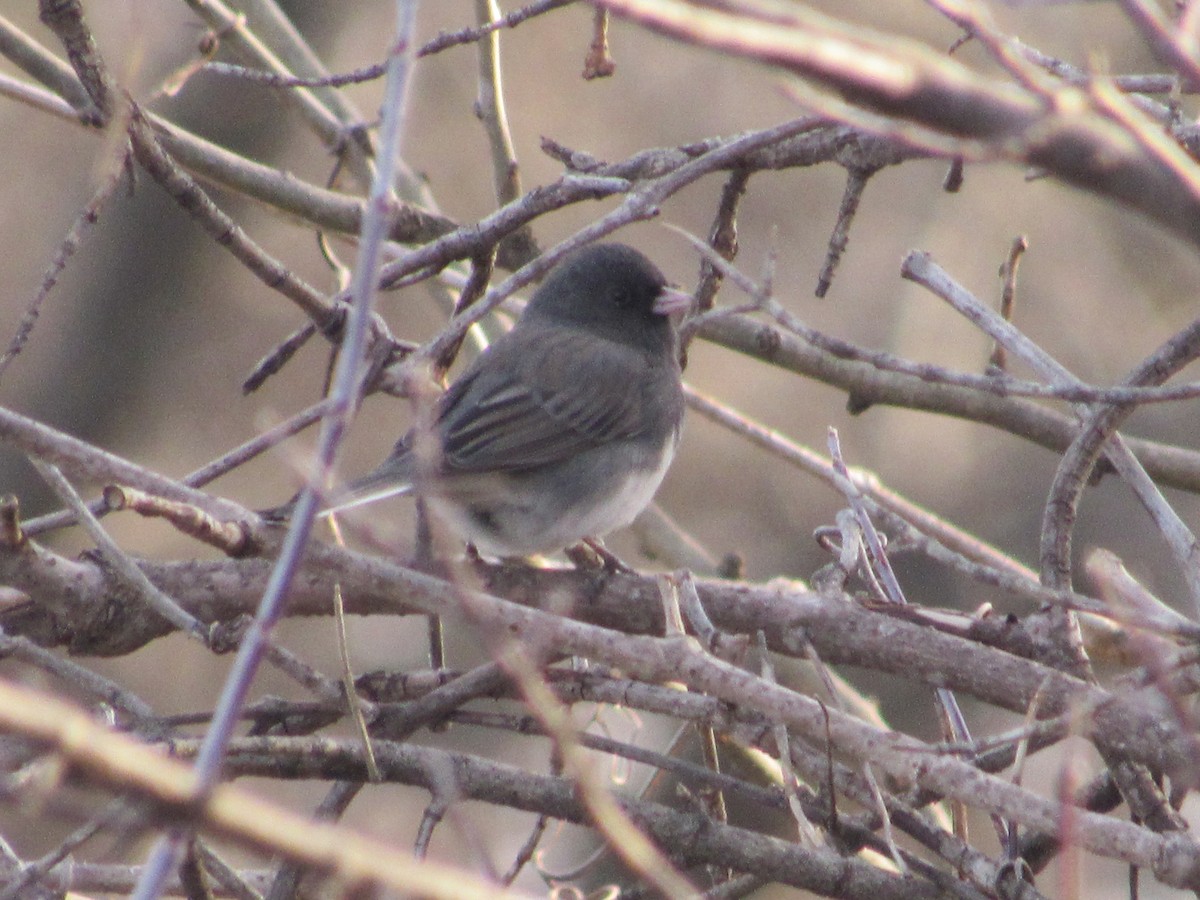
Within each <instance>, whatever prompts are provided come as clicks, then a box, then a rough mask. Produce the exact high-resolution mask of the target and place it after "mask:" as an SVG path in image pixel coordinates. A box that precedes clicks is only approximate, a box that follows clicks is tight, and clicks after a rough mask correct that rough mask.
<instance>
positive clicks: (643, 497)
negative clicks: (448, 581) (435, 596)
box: [326, 244, 691, 556]
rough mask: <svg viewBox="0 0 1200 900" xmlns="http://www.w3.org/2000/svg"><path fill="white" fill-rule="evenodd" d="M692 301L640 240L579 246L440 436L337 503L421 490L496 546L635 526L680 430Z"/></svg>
mask: <svg viewBox="0 0 1200 900" xmlns="http://www.w3.org/2000/svg"><path fill="white" fill-rule="evenodd" d="M690 302H691V301H690V298H689V297H688V296H687V295H686V294H683V293H682V292H680V291H677V290H675V289H673V288H670V287H668V286H667V283H666V279H664V278H663V275H662V273H661V272H659V270H658V269H657V268H656V267H655V266H654V264H653V263H651V262H650V261H649V260H648V259H647V258H646V257H645V256H643V255H642V254H641V253H639V252H638V251H636V250H634V249H633V248H631V247H627V246H625V245H623V244H596V245H591V246H588V247H585V248H583V249H581V250H578V251H576V252H575V253H573V254H571V255H570V256H568V257H567V258H566V259H565V260H564V261H563V262H562V263H560V264H559V265H558V267H557V268H555V269H554V270H553V271H552V272H551V273H550V274H549V275H548V276H547V277H546V279H545V281H544V282H543V283H542V285H541V286H540V287H539V288H538V289H537V291H536V292H535V293H534V295H533V297H532V298H531V299H530V301H529V303H528V304H527V306H526V307H525V310H524V312H523V313H522V314H521V317H520V319H519V320H518V321H517V323H516V325H515V326H514V327H513V328H512V330H511V331H509V332H508V333H507V334H505V335H504V336H503V337H501V338H499V339H498V340H497V341H496V342H495V343H493V344H492V345H491V346H490V347H488V349H487V350H486V351H485V352H483V353H482V354H481V355H480V356H479V357H477V358H476V359H475V360H474V361H473V362H472V363H471V364H470V365H469V366H467V368H466V369H465V370H464V371H463V373H462V374H461V375H460V376H459V377H458V378H457V379H456V380H455V381H454V383H453V384H451V385H450V387H449V389H447V390H446V392H445V393H444V394H442V395H441V396H440V397H439V398H438V400H437V401H436V404H435V406H434V409H433V415H432V419H431V421H432V426H431V428H429V431H430V432H431V434H432V436H433V437H436V439H437V440H436V441H428V442H425V441H422V440H421V439H420V438H419V437H418V436H417V434H416V431H415V429H414V430H411V431H409V432H408V433H407V434H405V435H404V437H402V438H401V439H400V441H399V442H398V443H397V444H396V447H395V449H394V450H393V451H392V453H391V454H390V455H389V456H388V458H387V459H386V460H384V462H383V463H382V464H381V465H380V466H379V468H377V469H375V471H373V472H371V473H370V474H368V475H366V476H365V477H363V478H361V479H358V480H357V481H355V482H352V483H351V484H350V485H349V486H348V488H347V492H346V493H345V494H344V495H342V496H340V497H338V498H336V500H335V501H334V502H333V503H332V504H331V506H330V508H329V509H328V510H326V512H336V511H339V510H345V509H349V508H351V507H354V506H359V505H361V504H363V503H368V502H371V501H373V500H377V499H381V498H384V497H389V496H395V495H397V494H403V493H408V492H410V491H415V492H416V493H417V494H419V495H420V496H422V497H424V498H425V499H426V501H427V502H428V504H429V507H430V509H431V510H432V513H433V515H435V516H436V517H438V518H440V519H441V520H442V521H444V522H445V524H446V525H447V526H449V528H450V529H451V530H453V531H454V532H455V533H456V534H458V535H459V536H461V537H462V538H464V539H465V540H467V541H468V542H470V543H471V544H472V545H474V547H475V548H476V549H478V550H479V551H480V552H482V553H486V554H490V555H496V556H527V555H530V554H534V553H543V552H551V551H555V550H561V549H562V548H564V547H567V546H570V545H572V544H575V543H577V542H578V541H580V540H583V539H585V538H599V537H600V536H602V535H604V534H606V533H607V532H609V531H612V530H613V529H616V528H620V527H622V526H624V525H628V524H629V523H630V522H632V521H633V519H634V517H635V516H636V515H637V514H638V513H639V512H641V511H642V509H644V508H645V507H646V506H647V505H648V504H649V503H650V500H651V498H652V497H653V496H654V492H655V491H656V490H657V489H658V486H659V484H660V483H661V482H662V480H663V476H664V475H665V474H666V471H667V467H668V465H670V462H671V458H672V456H673V455H674V453H675V447H676V444H677V443H678V441H679V432H680V425H681V424H682V420H683V390H682V386H681V384H680V368H679V351H678V341H677V336H676V333H675V327H674V323H673V322H672V320H671V318H670V317H671V316H672V314H675V313H679V312H682V311H683V310H685V309H686V308H687V306H688V304H689V303H690Z"/></svg>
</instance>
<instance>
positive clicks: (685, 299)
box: [654, 287, 692, 316]
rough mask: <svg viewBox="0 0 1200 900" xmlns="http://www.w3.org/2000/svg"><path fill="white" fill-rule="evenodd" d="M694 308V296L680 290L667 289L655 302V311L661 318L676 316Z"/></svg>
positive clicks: (663, 290) (664, 289)
mask: <svg viewBox="0 0 1200 900" xmlns="http://www.w3.org/2000/svg"><path fill="white" fill-rule="evenodd" d="M691 308H692V295H691V294H688V293H685V292H684V291H681V290H679V288H673V287H665V288H663V289H662V293H661V294H659V295H658V298H657V299H656V300H655V301H654V311H655V312H656V313H657V314H658V315H660V316H674V315H678V314H681V313H685V312H687V311H688V310H689V309H691Z"/></svg>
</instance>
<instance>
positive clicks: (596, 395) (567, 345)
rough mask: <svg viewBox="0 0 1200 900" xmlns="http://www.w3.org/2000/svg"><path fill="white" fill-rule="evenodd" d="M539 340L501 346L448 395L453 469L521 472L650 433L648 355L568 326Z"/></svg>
mask: <svg viewBox="0 0 1200 900" xmlns="http://www.w3.org/2000/svg"><path fill="white" fill-rule="evenodd" d="M538 337H539V340H538V342H536V343H533V344H532V345H531V342H529V341H520V342H512V341H505V340H501V341H500V342H497V343H496V344H495V345H494V346H493V347H492V348H491V350H490V351H489V353H488V354H487V356H486V358H485V359H486V365H479V366H471V367H470V368H468V369H467V371H465V372H464V373H463V374H462V375H461V376H460V377H459V378H458V379H457V380H456V381H455V382H454V384H453V385H452V386H451V388H450V390H448V391H447V392H446V394H445V395H443V397H442V398H441V402H440V403H439V411H438V431H439V433H440V435H441V438H442V453H443V459H442V465H443V466H444V467H445V468H446V469H448V470H450V471H458V472H482V471H508V472H519V471H522V470H525V469H529V468H533V467H536V466H542V465H548V464H553V463H556V462H559V461H562V460H566V459H570V458H571V457H572V456H574V455H576V454H578V453H580V452H582V451H584V450H587V449H590V448H592V447H596V446H599V445H601V444H604V443H607V442H609V441H614V440H623V439H630V438H636V437H637V436H639V435H641V434H643V433H644V432H645V431H646V428H647V418H648V417H647V413H648V409H647V408H646V402H645V392H644V390H643V383H644V381H645V379H646V377H647V376H648V375H649V370H650V362H649V361H648V360H647V357H646V356H645V355H644V354H642V353H640V352H638V351H636V350H632V349H630V348H626V347H623V346H621V345H619V344H614V343H612V342H610V341H602V342H599V343H597V340H596V338H594V337H592V336H587V335H583V334H580V333H578V332H576V331H573V330H569V329H562V328H555V329H545V331H544V334H539V335H538ZM617 385H619V386H620V389H617V390H613V389H612V388H613V387H614V386H617Z"/></svg>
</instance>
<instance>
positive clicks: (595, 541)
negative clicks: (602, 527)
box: [563, 538, 635, 575]
mask: <svg viewBox="0 0 1200 900" xmlns="http://www.w3.org/2000/svg"><path fill="white" fill-rule="evenodd" d="M563 552H564V553H566V555H567V559H569V560H571V562H572V563H573V564H574V566H575V568H577V569H596V568H600V569H603V570H604V571H605V572H606V573H608V574H609V575H633V574H635V570H634V569H632V568H631V567H630V566H627V565H626V564H625V563H623V562H622V561H621V558H620V557H619V556H617V555H616V554H615V553H613V552H612V551H611V550H609V549H608V548H606V547H605V546H604V544H603V543H602V542H601V541H600V539H599V538H584V539H583V540H582V541H580V542H579V543H578V544H575V545H574V546H573V547H568V548H567V549H566V550H565V551H563Z"/></svg>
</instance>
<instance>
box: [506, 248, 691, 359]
mask: <svg viewBox="0 0 1200 900" xmlns="http://www.w3.org/2000/svg"><path fill="white" fill-rule="evenodd" d="M676 309H678V303H676V302H674V300H673V294H672V291H671V290H670V289H668V288H667V280H666V279H665V278H664V277H663V274H662V272H660V271H659V270H658V267H657V266H655V265H654V263H652V262H650V260H648V259H647V258H646V257H645V256H643V255H642V254H641V253H639V252H638V251H637V250H634V249H633V248H632V247H628V246H626V245H625V244H591V245H589V246H587V247H584V248H582V249H580V250H576V251H575V252H574V253H572V254H570V255H569V256H568V257H567V258H566V259H564V260H563V261H562V262H561V263H559V264H558V266H557V267H556V268H555V269H554V270H553V271H551V272H550V274H549V275H548V276H546V280H545V281H543V282H542V285H541V287H539V288H538V289H537V291H536V292H535V293H534V295H533V298H532V299H531V300H530V301H529V305H528V306H527V307H526V308H525V313H524V315H523V317H522V318H523V319H525V318H531V319H542V318H544V319H552V320H553V321H554V322H556V323H558V324H570V325H574V326H578V327H581V328H587V329H588V330H589V331H590V332H592V333H594V334H595V335H596V336H597V337H606V338H608V339H609V340H613V341H617V342H620V343H625V344H630V345H633V346H636V347H640V348H642V349H645V350H647V351H650V352H654V351H658V350H662V349H664V348H665V347H670V346H673V344H674V340H675V338H674V330H673V328H672V325H671V321H670V319H669V313H670V312H672V311H675V310H676Z"/></svg>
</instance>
